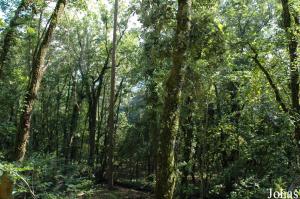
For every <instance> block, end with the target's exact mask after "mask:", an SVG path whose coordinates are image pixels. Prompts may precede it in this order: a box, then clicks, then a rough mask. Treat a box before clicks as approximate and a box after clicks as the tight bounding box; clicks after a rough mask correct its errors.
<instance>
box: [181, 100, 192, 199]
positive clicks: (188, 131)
mask: <svg viewBox="0 0 300 199" xmlns="http://www.w3.org/2000/svg"><path fill="white" fill-rule="evenodd" d="M192 102H193V99H192V96H187V97H186V99H185V102H184V104H183V107H182V110H181V119H180V120H181V122H180V123H181V131H182V134H183V160H184V161H185V163H186V165H185V166H184V167H183V169H182V174H183V177H182V180H181V184H182V188H183V190H182V193H181V196H182V198H188V195H186V193H185V192H184V191H185V190H188V176H189V175H190V173H191V172H190V171H191V170H192V168H191V167H192V164H191V162H190V161H191V159H192V150H193V137H194V134H193V116H192V115H193V109H192Z"/></svg>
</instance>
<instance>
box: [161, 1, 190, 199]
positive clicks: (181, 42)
mask: <svg viewBox="0 0 300 199" xmlns="http://www.w3.org/2000/svg"><path fill="white" fill-rule="evenodd" d="M190 11H191V0H178V13H177V29H176V36H175V42H176V43H175V47H174V48H175V49H174V53H173V68H172V69H171V73H170V75H169V78H168V80H167V83H166V97H165V101H164V109H163V115H162V119H161V134H160V143H159V144H160V148H159V149H160V151H159V153H158V162H157V163H158V170H157V181H156V198H157V199H171V198H173V192H174V189H175V183H176V172H175V163H174V161H175V160H174V147H175V140H176V133H177V130H178V105H179V99H180V93H181V87H182V82H183V72H184V64H185V60H186V57H187V56H186V54H187V53H186V51H187V48H188V38H189V31H190Z"/></svg>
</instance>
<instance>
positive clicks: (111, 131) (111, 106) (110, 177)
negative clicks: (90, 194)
mask: <svg viewBox="0 0 300 199" xmlns="http://www.w3.org/2000/svg"><path fill="white" fill-rule="evenodd" d="M118 4H119V1H118V0H115V11H114V29H113V44H112V45H113V46H112V61H111V85H110V102H109V116H108V129H109V134H108V144H109V147H108V169H107V178H108V186H109V188H113V186H114V180H113V170H114V168H113V155H114V133H115V128H114V126H115V124H114V123H115V122H114V104H115V102H114V101H115V100H114V98H115V76H116V50H117V23H118V7H119V5H118Z"/></svg>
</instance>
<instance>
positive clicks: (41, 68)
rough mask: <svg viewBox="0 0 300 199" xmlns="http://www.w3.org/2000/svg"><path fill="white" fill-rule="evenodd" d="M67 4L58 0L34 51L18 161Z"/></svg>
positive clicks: (20, 129)
mask: <svg viewBox="0 0 300 199" xmlns="http://www.w3.org/2000/svg"><path fill="white" fill-rule="evenodd" d="M65 5H66V0H58V2H57V4H56V7H55V9H54V11H53V13H52V15H51V18H50V22H49V26H48V27H47V29H46V31H45V34H44V36H43V38H42V40H41V43H40V44H37V46H36V51H35V53H34V57H33V62H32V71H31V76H30V80H29V85H28V90H27V93H26V96H25V102H24V107H23V111H22V114H21V117H20V128H19V130H18V134H17V137H16V146H15V154H14V155H15V157H14V160H16V161H23V159H24V156H25V153H26V146H27V142H28V138H29V132H30V122H31V115H32V110H33V106H34V102H35V100H36V97H37V94H38V90H39V87H40V83H41V80H42V78H43V75H44V72H45V70H46V68H47V66H45V58H46V55H47V51H48V48H49V44H50V42H51V39H52V36H53V32H54V30H55V27H56V25H57V23H58V19H59V18H60V16H61V14H62V12H63V10H64V8H65Z"/></svg>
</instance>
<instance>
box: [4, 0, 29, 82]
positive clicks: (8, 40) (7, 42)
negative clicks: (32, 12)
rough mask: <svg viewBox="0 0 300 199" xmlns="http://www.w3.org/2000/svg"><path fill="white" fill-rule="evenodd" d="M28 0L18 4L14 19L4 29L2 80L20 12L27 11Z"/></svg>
mask: <svg viewBox="0 0 300 199" xmlns="http://www.w3.org/2000/svg"><path fill="white" fill-rule="evenodd" d="M30 2H31V1H30V0H22V1H21V3H20V4H19V6H18V8H17V10H16V11H15V15H14V17H13V18H12V19H11V20H10V22H9V26H8V27H7V29H6V33H5V35H4V39H3V45H2V51H1V54H0V79H2V78H3V67H4V65H5V63H6V61H7V55H8V53H9V51H10V48H11V47H12V45H13V42H14V37H15V33H16V28H17V26H19V25H20V20H19V19H20V17H21V16H20V14H21V12H22V11H24V10H25V9H27V7H28V5H29V4H30Z"/></svg>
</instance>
